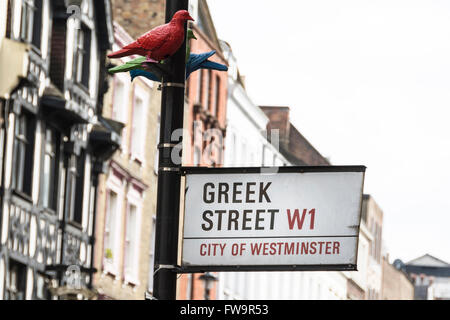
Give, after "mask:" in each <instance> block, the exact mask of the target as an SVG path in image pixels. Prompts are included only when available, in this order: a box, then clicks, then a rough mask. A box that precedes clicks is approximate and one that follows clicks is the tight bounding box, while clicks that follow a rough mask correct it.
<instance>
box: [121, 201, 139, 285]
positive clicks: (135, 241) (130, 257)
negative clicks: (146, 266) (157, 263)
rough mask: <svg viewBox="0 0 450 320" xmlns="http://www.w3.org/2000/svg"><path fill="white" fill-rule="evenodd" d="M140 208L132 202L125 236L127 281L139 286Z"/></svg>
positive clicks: (129, 206) (129, 207)
mask: <svg viewBox="0 0 450 320" xmlns="http://www.w3.org/2000/svg"><path fill="white" fill-rule="evenodd" d="M138 212H139V210H138V206H137V205H136V204H135V203H132V202H130V203H129V205H128V215H127V219H126V234H125V263H124V266H125V268H124V269H125V280H126V281H127V282H131V283H133V284H137V283H136V282H137V279H138V263H139V261H138V259H139V252H138V251H139V238H138V236H139V230H138V226H139V222H138V215H139V213H138Z"/></svg>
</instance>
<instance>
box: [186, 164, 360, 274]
mask: <svg viewBox="0 0 450 320" xmlns="http://www.w3.org/2000/svg"><path fill="white" fill-rule="evenodd" d="M364 172H365V167H362V166H357V167H333V166H330V167H283V168H280V171H279V172H278V173H276V174H262V173H259V169H258V168H247V169H245V168H244V169H226V168H218V169H205V168H203V169H202V168H185V169H184V175H185V190H186V191H185V199H184V219H183V226H182V228H183V236H182V241H183V243H182V252H181V261H180V264H181V267H182V269H184V270H185V271H192V272H195V271H202V270H204V271H208V270H211V271H228V270H230V271H231V270H235V271H236V270H243V271H244V270H246V271H252V270H255V271H256V270H355V269H356V260H357V247H358V235H359V224H360V216H361V204H362V193H363V184H364Z"/></svg>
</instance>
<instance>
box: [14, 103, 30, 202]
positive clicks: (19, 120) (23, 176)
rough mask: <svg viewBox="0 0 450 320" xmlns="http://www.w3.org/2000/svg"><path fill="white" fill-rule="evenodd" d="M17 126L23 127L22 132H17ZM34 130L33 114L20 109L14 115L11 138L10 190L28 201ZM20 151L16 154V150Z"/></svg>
mask: <svg viewBox="0 0 450 320" xmlns="http://www.w3.org/2000/svg"><path fill="white" fill-rule="evenodd" d="M18 126H21V127H23V129H24V131H23V132H19V133H18V132H17V130H20V129H18ZM35 130H36V117H35V115H34V114H32V113H30V112H28V111H25V109H24V108H22V112H21V113H20V114H16V117H15V123H14V138H13V159H14V160H13V168H12V181H11V182H12V189H13V190H14V191H15V192H16V193H17V194H19V195H21V196H22V197H25V198H26V199H28V200H30V199H31V197H32V193H33V171H34V166H33V165H34V148H35V145H36V141H35ZM19 147H20V150H21V151H22V152H21V153H20V154H18V148H19ZM18 157H20V159H18Z"/></svg>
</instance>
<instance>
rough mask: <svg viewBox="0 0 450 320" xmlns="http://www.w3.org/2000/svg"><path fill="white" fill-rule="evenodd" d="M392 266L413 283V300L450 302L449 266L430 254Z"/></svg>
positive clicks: (396, 262) (396, 261) (398, 261)
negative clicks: (405, 274) (403, 273)
mask: <svg viewBox="0 0 450 320" xmlns="http://www.w3.org/2000/svg"><path fill="white" fill-rule="evenodd" d="M394 266H395V267H396V268H397V269H399V270H401V271H402V272H406V273H407V274H408V275H409V276H410V277H411V279H412V281H413V283H414V299H415V300H450V264H449V263H448V262H446V261H442V260H440V259H438V258H436V257H434V256H432V255H430V254H426V255H423V256H422V257H419V258H417V259H414V260H412V261H409V262H407V263H403V262H402V261H401V260H395V261H394Z"/></svg>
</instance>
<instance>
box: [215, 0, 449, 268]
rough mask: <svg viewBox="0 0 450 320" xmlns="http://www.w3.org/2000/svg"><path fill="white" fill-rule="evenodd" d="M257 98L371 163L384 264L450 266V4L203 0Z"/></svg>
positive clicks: (330, 146)
mask: <svg viewBox="0 0 450 320" xmlns="http://www.w3.org/2000/svg"><path fill="white" fill-rule="evenodd" d="M208 4H209V6H210V10H211V14H212V17H213V19H214V23H215V26H216V30H217V33H218V35H219V37H220V38H221V39H223V40H226V41H227V42H229V43H230V45H231V47H232V49H233V52H234V54H235V56H236V57H237V59H238V64H239V69H240V71H241V73H242V74H244V75H245V76H246V84H247V91H248V93H249V96H250V97H251V98H252V99H253V101H254V102H255V103H257V104H260V105H282V106H289V107H291V121H292V122H293V123H294V124H295V125H296V127H297V128H298V129H299V130H300V131H301V132H302V133H303V134H304V135H305V136H306V137H307V138H308V140H309V141H310V142H311V143H312V144H313V145H314V146H315V147H316V148H317V149H318V150H319V151H320V152H321V153H322V155H324V156H326V157H330V159H331V161H332V163H333V164H335V165H366V166H367V172H366V183H365V193H370V194H372V195H373V196H374V198H375V200H376V201H377V203H378V204H379V205H380V207H381V208H382V209H383V211H384V232H383V237H384V240H385V243H386V245H387V248H388V251H389V253H390V257H391V260H393V259H395V258H401V259H402V260H404V261H405V262H407V261H409V260H411V259H414V258H416V257H418V256H421V255H423V254H425V253H429V254H432V255H435V256H436V257H438V258H440V259H443V260H446V261H447V262H450V148H449V146H450V125H449V121H450V111H449V110H450V1H448V0H376V1H375V0H338V1H337V0H314V1H311V0H278V1H269V0H258V1H255V0H245V1H243V0H226V1H224V0H208Z"/></svg>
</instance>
